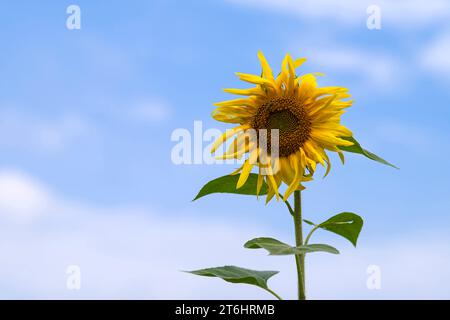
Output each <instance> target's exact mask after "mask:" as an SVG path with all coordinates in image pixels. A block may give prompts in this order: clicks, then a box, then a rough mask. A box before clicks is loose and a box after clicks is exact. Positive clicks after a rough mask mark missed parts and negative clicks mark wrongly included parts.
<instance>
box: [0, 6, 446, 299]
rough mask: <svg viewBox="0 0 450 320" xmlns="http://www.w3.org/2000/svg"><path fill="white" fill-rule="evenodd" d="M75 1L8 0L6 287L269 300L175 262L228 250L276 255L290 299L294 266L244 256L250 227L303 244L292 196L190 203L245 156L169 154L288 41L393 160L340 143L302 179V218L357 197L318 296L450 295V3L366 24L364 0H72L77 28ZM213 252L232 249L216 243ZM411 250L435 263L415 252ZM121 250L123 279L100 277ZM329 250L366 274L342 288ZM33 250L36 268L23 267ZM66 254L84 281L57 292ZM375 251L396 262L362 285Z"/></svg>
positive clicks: (2, 102)
mask: <svg viewBox="0 0 450 320" xmlns="http://www.w3.org/2000/svg"><path fill="white" fill-rule="evenodd" d="M70 4H72V3H70V2H66V1H58V3H56V2H55V1H40V2H39V3H34V2H31V1H14V2H13V1H3V2H2V3H1V4H0V23H1V26H2V28H0V35H1V39H2V40H1V41H2V50H1V51H0V70H1V74H2V77H1V78H0V88H1V95H0V115H1V117H0V150H1V151H0V152H1V154H2V157H1V158H0V209H1V211H2V212H1V213H0V241H1V242H2V243H3V244H2V245H0V247H3V248H4V253H3V257H1V258H0V262H1V261H4V262H5V263H6V262H7V264H6V265H5V263H1V264H0V265H2V267H0V288H1V289H2V290H0V292H1V293H0V297H2V298H10V297H13V298H16V297H19V298H20V297H32V298H35V297H62V298H80V297H87V298H96V297H122V298H128V297H137V298H179V297H182V298H204V297H211V296H212V297H216V298H222V297H223V298H227V297H230V298H232V297H243V298H253V297H256V298H258V297H261V298H264V297H266V296H265V295H264V293H259V292H258V291H257V290H256V289H253V288H246V287H232V286H229V285H228V284H224V283H221V282H219V281H217V282H215V281H211V280H210V279H208V281H207V282H204V281H203V280H204V279H198V278H195V279H192V277H189V276H186V275H185V274H179V273H178V270H180V269H194V268H200V267H206V266H210V265H211V266H212V265H218V264H221V263H222V264H225V263H227V264H236V265H243V266H249V267H252V266H253V267H255V268H268V267H272V268H277V267H278V263H280V264H281V265H282V268H285V269H286V271H285V272H286V273H285V274H284V275H283V274H280V275H279V276H277V277H280V278H283V279H284V280H279V282H275V281H276V280H274V287H275V286H276V285H278V287H279V291H281V292H286V291H289V290H290V291H292V293H294V292H295V288H294V287H293V286H292V285H291V284H290V282H289V281H288V279H287V277H288V274H289V272H292V270H290V267H291V264H290V262H289V261H287V260H286V261H285V260H279V261H282V262H279V261H278V262H277V260H276V259H275V260H273V259H272V258H271V257H262V256H261V254H258V253H257V252H245V251H244V252H242V250H241V245H242V243H243V242H245V240H247V239H250V238H251V237H252V236H263V235H266V236H275V235H278V237H280V238H282V239H285V240H286V241H288V240H289V239H291V238H292V230H291V228H292V227H291V221H290V218H289V215H288V214H287V212H286V211H285V208H284V207H283V205H282V204H281V203H279V204H276V203H272V204H270V205H269V206H265V205H264V203H263V201H260V202H256V200H254V199H253V198H248V197H233V196H224V197H219V196H211V197H209V198H205V199H203V200H201V201H199V202H195V203H192V202H191V199H192V198H193V196H194V195H195V194H196V192H197V191H198V190H199V188H200V187H201V186H202V185H203V184H204V183H205V182H207V181H209V180H210V179H212V178H215V177H217V176H221V175H223V174H225V173H228V172H230V171H232V170H233V169H234V167H233V166H224V165H178V166H177V165H174V164H173V163H172V161H171V157H170V155H171V149H172V147H173V146H174V144H175V143H174V142H172V141H171V140H170V136H171V133H172V132H173V130H175V129H177V128H186V129H188V130H192V129H193V122H194V121H195V120H201V121H203V126H204V128H205V129H206V128H219V129H222V130H223V129H226V128H228V127H227V126H226V125H223V124H219V123H216V122H214V121H213V120H212V119H211V118H210V113H211V110H212V108H213V107H212V103H213V102H215V101H219V100H223V99H225V98H227V96H226V94H224V93H223V92H222V91H221V89H222V88H224V87H244V86H245V85H243V84H241V83H239V82H238V80H237V79H236V77H235V75H234V72H237V71H239V72H248V73H258V72H259V70H260V69H259V68H260V67H259V64H258V60H257V56H256V53H257V51H258V50H262V51H263V52H264V54H265V55H266V57H267V59H268V60H269V62H270V63H271V65H272V67H273V68H274V69H277V68H279V66H280V62H281V59H282V58H283V56H284V55H285V54H286V53H287V52H289V53H291V54H292V55H294V56H296V57H307V58H308V62H307V63H306V65H305V67H304V69H303V71H304V72H315V71H318V72H323V73H325V74H326V77H324V78H321V79H320V83H321V84H322V85H329V84H331V85H342V86H346V87H348V88H350V92H351V93H352V94H353V97H354V100H355V103H354V105H353V107H352V108H350V109H349V111H348V113H347V114H346V115H345V116H344V118H343V121H344V123H345V124H346V125H347V126H348V127H349V128H351V129H352V130H353V131H354V133H355V136H356V137H357V138H358V140H359V141H360V142H361V143H362V144H363V145H364V146H365V147H366V148H368V149H369V150H371V151H374V152H376V153H377V154H379V155H381V156H383V157H385V158H386V159H388V160H389V161H391V162H393V163H395V164H396V165H397V166H399V167H400V168H401V169H400V170H394V169H391V168H389V167H384V166H381V165H379V164H377V163H374V162H371V161H369V160H367V159H365V158H362V157H359V156H355V155H349V156H348V157H347V162H346V165H345V166H342V165H341V164H340V163H339V160H338V159H337V158H336V157H333V160H334V161H333V170H332V173H331V174H330V175H329V176H328V177H327V178H326V179H321V178H317V179H316V180H315V181H314V182H312V183H310V184H309V185H308V189H307V191H305V192H304V212H305V216H306V217H307V218H309V219H310V220H315V221H320V220H323V219H325V218H327V217H328V216H330V215H332V214H335V213H338V212H341V211H354V212H357V213H359V214H360V215H361V216H363V217H364V219H365V222H366V224H365V226H364V229H363V233H362V235H361V238H360V246H359V247H358V249H356V250H354V249H353V248H350V245H348V244H347V243H345V242H341V241H340V240H339V239H336V238H335V237H333V236H332V235H325V234H323V235H320V236H319V237H320V241H329V242H333V243H337V244H338V246H340V249H342V250H343V254H342V256H340V257H337V258H336V257H331V258H330V257H327V256H323V257H322V256H319V255H318V256H317V258H316V257H312V258H311V259H310V260H311V262H310V263H311V266H312V267H311V270H312V271H311V284H310V286H311V287H313V288H314V289H313V288H311V294H312V296H313V298H340V297H342V298H355V297H356V298H360V297H361V298H403V297H405V298H417V297H424V296H423V295H424V294H427V293H429V295H426V296H425V297H436V298H449V295H450V292H448V291H445V288H442V281H443V280H445V281H450V273H449V272H448V270H449V269H450V268H449V266H450V247H449V245H448V243H449V236H448V231H449V222H450V218H449V215H448V208H449V204H450V200H449V198H448V194H449V189H450V188H449V185H448V181H449V178H450V170H449V169H448V166H447V165H446V163H447V162H448V161H447V158H448V156H449V148H448V147H449V138H450V132H449V125H448V119H449V116H450V111H449V110H450V109H449V108H448V102H449V98H450V91H449V90H448V88H449V85H450V58H449V56H450V55H448V52H449V51H450V26H449V24H448V21H449V18H450V17H449V15H450V13H449V12H450V10H449V9H450V8H449V7H450V4H448V3H447V2H445V1H440V0H430V1H427V2H422V1H395V2H392V1H385V0H383V1H379V2H378V5H379V6H380V8H381V13H382V15H381V17H382V28H381V30H369V29H368V28H367V27H366V19H367V17H368V15H367V13H366V8H367V7H368V5H370V4H372V3H369V2H367V3H366V2H365V1H356V0H355V1H347V2H346V3H345V4H338V3H334V2H333V1H328V0H321V1H289V0H283V1H275V0H262V1H254V0H249V1H244V0H229V1H214V2H213V1H189V2H187V1H185V2H180V1H137V0H136V1H132V2H129V1H128V2H127V1H122V0H121V1H100V0H97V1H76V4H77V5H78V6H79V7H80V8H81V23H82V25H81V26H82V27H81V30H68V29H67V28H66V25H65V23H66V19H67V16H68V15H67V14H66V8H67V6H68V5H70ZM184 224H185V225H186V226H189V227H191V228H192V229H191V230H186V228H183V226H184ZM121 225H125V226H127V228H126V229H123V228H121ZM143 226H147V227H148V231H147V230H146V229H145V228H144V227H143ZM258 232H265V233H266V234H259V233H258ZM115 234H117V236H115ZM157 236H158V237H159V238H158V240H155V239H156V238H157ZM81 239H82V240H81ZM105 239H109V240H111V241H110V243H103V241H104V240H105ZM213 239H214V240H213ZM238 240H239V241H238ZM318 240H319V238H318ZM159 241H160V243H161V246H159V245H148V246H149V248H152V250H150V251H147V250H146V248H148V246H147V243H149V242H151V243H155V242H158V243H159ZM55 242H56V243H58V242H60V245H59V246H54V243H55ZM205 242H210V243H214V244H215V246H216V247H214V246H212V245H211V244H205ZM165 243H167V245H171V246H182V245H183V244H184V243H188V244H189V246H190V248H189V249H188V250H189V251H190V254H187V253H183V254H180V255H179V256H177V255H176V254H172V255H168V254H167V252H165V251H164V250H163V248H164V247H165V246H164V245H163V244H165ZM424 244H427V246H424ZM34 246H36V248H34ZM33 248H34V249H33ZM217 248H220V250H221V252H224V254H222V255H219V254H217V253H214V254H212V253H208V252H209V251H211V250H213V251H215V250H217ZM412 248H419V249H420V250H422V251H420V250H419V249H417V250H418V252H419V255H421V256H422V257H424V259H425V260H427V258H426V257H428V259H429V261H430V263H428V264H422V263H420V264H418V263H417V262H416V260H415V259H414V257H415V256H416V255H417V253H415V252H414V250H413V249H412ZM183 250H185V249H183ZM239 250H241V251H239ZM36 252H40V253H41V254H42V255H41V256H36ZM70 252H72V254H70ZM234 252H239V253H237V254H234ZM225 253H226V254H225ZM249 256H250V257H249ZM255 256H256V257H255ZM400 257H401V258H400ZM224 258H227V259H226V260H225V259H224ZM258 259H260V260H258ZM421 260H423V259H421ZM283 261H285V262H283ZM402 261H410V262H411V263H410V264H409V265H408V264H407V263H406V265H405V263H402ZM114 263H118V264H119V265H121V266H122V267H121V268H120V269H114V267H113V268H112V271H111V277H116V278H118V279H120V281H119V283H115V282H114V283H110V282H108V277H106V279H103V280H102V281H100V280H99V277H98V274H101V270H105V268H106V269H108V268H107V267H105V266H106V265H110V264H114ZM283 263H284V264H283ZM333 263H335V264H336V266H338V267H337V268H341V269H340V271H341V272H339V273H337V274H339V275H340V276H341V277H343V278H342V279H344V280H345V283H351V284H354V285H348V286H349V287H348V290H343V289H342V288H340V283H339V281H338V280H333V279H335V278H336V276H333V275H336V274H335V273H330V272H329V271H327V268H326V267H327V266H329V265H330V264H333ZM33 264H34V265H35V268H36V269H37V270H39V272H37V273H36V274H35V275H32V274H30V273H29V272H27V270H26V268H25V266H26V265H33ZM68 264H76V265H80V267H81V270H82V272H83V279H86V280H83V284H84V285H83V288H82V289H81V290H79V291H76V292H74V291H68V290H67V289H66V288H65V287H64V284H65V277H66V275H65V273H64V272H65V266H66V265H68ZM246 264H247V265H246ZM369 264H376V265H380V267H381V270H384V271H383V272H384V273H383V274H385V276H384V278H383V279H386V280H385V282H383V283H385V284H386V285H385V287H383V289H382V290H378V291H376V292H375V291H370V290H367V288H365V278H366V277H367V275H366V267H367V265H369ZM350 265H351V267H350ZM116 268H118V267H116ZM149 270H150V271H149ZM319 270H320V272H319ZM321 270H323V271H321ZM343 271H345V272H343ZM335 272H337V271H335ZM320 273H325V275H322V274H320ZM39 274H41V276H38V275H39ZM85 274H86V276H84V275H85ZM131 275H133V276H131ZM156 275H159V276H156ZM419 275H422V276H420V277H419ZM89 277H91V278H89ZM152 277H155V278H152ZM321 277H322V278H321ZM327 277H328V278H327ZM330 277H331V278H330ZM423 277H425V278H426V279H427V280H424V279H423ZM427 277H428V278H427ZM155 279H158V280H159V281H160V282H161V284H159V285H156V284H154V283H155V281H156V280H155ZM324 279H326V280H327V281H328V282H326V280H324ZM344 280H342V281H344ZM146 281H147V282H146ZM164 281H166V283H168V284H169V285H163V283H164ZM177 281H178V282H179V283H183V286H185V287H186V288H187V289H185V290H176V287H177V285H176V283H177ZM277 281H278V280H277ZM283 281H284V282H283ZM137 283H139V285H138V284H137ZM141 283H144V284H145V283H147V285H146V286H144V285H142V284H141ZM411 283H413V284H411ZM405 284H408V285H409V286H412V288H413V290H408V289H407V288H406V287H405V286H406V285H405ZM329 287H331V289H329ZM119 288H126V290H125V293H123V291H120V290H119ZM167 288H171V289H170V290H169V289H167ZM333 288H334V289H333ZM205 290H206V291H205ZM420 294H422V296H421V295H420ZM292 297H293V295H292Z"/></svg>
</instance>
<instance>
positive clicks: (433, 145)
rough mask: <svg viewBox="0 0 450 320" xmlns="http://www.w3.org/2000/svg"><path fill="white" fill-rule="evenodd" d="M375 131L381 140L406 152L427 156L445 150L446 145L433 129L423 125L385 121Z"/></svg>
mask: <svg viewBox="0 0 450 320" xmlns="http://www.w3.org/2000/svg"><path fill="white" fill-rule="evenodd" d="M375 131H376V133H377V134H378V135H379V136H380V137H381V138H382V140H384V141H386V142H388V143H392V144H395V145H397V146H403V147H406V148H407V149H408V151H411V152H415V153H418V152H420V153H423V154H427V155H428V154H429V152H431V151H433V150H437V149H439V148H442V147H444V148H445V145H446V144H447V143H446V142H444V141H442V140H443V139H440V138H439V135H437V134H436V133H435V132H434V130H433V128H429V127H427V126H425V125H423V124H421V125H418V124H414V123H404V122H398V121H391V120H386V121H383V122H381V123H379V124H378V125H377V126H376V129H375ZM440 140H441V141H440Z"/></svg>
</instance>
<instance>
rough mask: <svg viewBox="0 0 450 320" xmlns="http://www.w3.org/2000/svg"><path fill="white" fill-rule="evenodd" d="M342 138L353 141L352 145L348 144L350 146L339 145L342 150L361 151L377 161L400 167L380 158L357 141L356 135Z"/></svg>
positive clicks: (360, 152)
mask: <svg viewBox="0 0 450 320" xmlns="http://www.w3.org/2000/svg"><path fill="white" fill-rule="evenodd" d="M342 139H344V140H347V141H351V142H353V145H352V146H348V147H342V146H341V147H339V149H341V150H342V151H347V152H352V153H359V154H362V155H363V156H366V157H367V158H369V159H371V160H374V161H377V162H379V163H382V164H385V165H387V166H391V167H393V168H395V169H398V167H396V166H395V165H393V164H392V163H389V162H387V161H386V160H384V159H383V158H380V157H379V156H377V155H376V154H374V153H372V152H370V151H368V150H366V149H364V148H363V147H362V146H361V145H360V144H359V142H358V141H356V139H355V138H354V137H343V138H342Z"/></svg>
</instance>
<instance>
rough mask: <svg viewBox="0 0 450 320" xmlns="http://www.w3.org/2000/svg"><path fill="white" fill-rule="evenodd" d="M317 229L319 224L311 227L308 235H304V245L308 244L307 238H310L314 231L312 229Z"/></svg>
mask: <svg viewBox="0 0 450 320" xmlns="http://www.w3.org/2000/svg"><path fill="white" fill-rule="evenodd" d="M317 229H319V226H315V227H314V228H312V229H311V231H310V232H309V233H308V235H307V236H306V239H305V246H306V245H307V244H308V242H309V239H310V238H311V236H312V234H313V233H314V231H316V230H317Z"/></svg>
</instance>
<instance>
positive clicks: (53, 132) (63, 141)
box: [0, 109, 91, 151]
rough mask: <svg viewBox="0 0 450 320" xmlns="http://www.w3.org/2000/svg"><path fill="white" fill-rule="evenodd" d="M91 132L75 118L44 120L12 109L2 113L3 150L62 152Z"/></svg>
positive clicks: (62, 117) (0, 134)
mask: <svg viewBox="0 0 450 320" xmlns="http://www.w3.org/2000/svg"><path fill="white" fill-rule="evenodd" d="M90 130H91V128H90V127H89V126H88V125H87V123H86V122H85V121H84V120H83V119H81V118H80V117H78V116H76V115H73V114H63V115H62V116H60V117H59V118H53V119H45V120H44V119H43V118H42V117H38V116H33V115H30V114H27V113H21V112H18V111H12V110H8V109H4V110H2V112H0V146H4V147H13V148H25V149H29V148H31V149H38V150H45V151H59V150H62V149H64V148H65V147H66V146H67V145H68V144H70V143H72V142H73V141H74V140H76V139H78V138H80V137H83V136H86V135H88V134H89V133H91V131H90Z"/></svg>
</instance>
